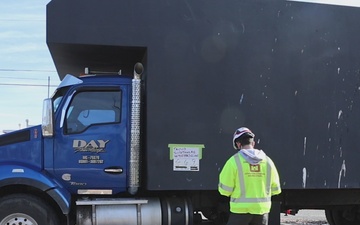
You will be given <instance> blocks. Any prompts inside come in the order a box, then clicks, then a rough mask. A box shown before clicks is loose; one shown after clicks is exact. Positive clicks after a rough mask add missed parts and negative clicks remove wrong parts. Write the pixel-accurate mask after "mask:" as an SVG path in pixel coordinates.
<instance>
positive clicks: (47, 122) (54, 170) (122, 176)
mask: <svg viewBox="0 0 360 225" xmlns="http://www.w3.org/2000/svg"><path fill="white" fill-rule="evenodd" d="M142 71H143V66H142V64H141V63H137V64H136V65H135V68H134V76H133V77H131V76H125V75H118V74H115V75H108V74H106V75H104V74H102V75H93V74H92V75H85V76H81V77H79V78H77V77H75V76H72V75H67V76H66V77H65V78H64V79H63V80H62V82H61V83H60V85H59V86H58V88H57V89H56V91H55V93H54V94H53V96H52V97H51V98H49V99H45V100H44V108H43V122H42V125H41V126H40V125H39V126H34V127H30V128H27V129H23V130H19V131H15V132H12V133H9V134H4V135H2V136H0V170H1V173H0V193H1V194H0V224H1V225H5V224H37V225H45V224H47V225H58V224H75V223H76V224H78V225H80V224H82V225H88V224H115V223H116V224H149V225H150V224H192V223H193V221H194V213H193V208H192V205H191V201H190V200H189V199H188V196H187V197H174V196H171V197H165V195H163V194H157V195H155V194H151V195H149V193H147V192H146V191H144V190H142V191H139V187H140V170H141V168H140V139H141V135H140V134H141V129H140V127H141V126H140V111H141V110H140V106H141V104H142V103H141V78H140V76H141V74H142ZM145 194H147V196H145ZM160 196H161V197H160ZM166 196H169V195H166ZM173 209H174V210H173ZM176 217H178V218H176ZM174 218H175V219H174Z"/></svg>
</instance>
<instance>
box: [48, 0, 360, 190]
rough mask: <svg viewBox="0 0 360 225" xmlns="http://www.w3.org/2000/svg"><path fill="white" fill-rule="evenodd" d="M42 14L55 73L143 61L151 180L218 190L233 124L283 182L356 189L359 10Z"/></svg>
mask: <svg viewBox="0 0 360 225" xmlns="http://www.w3.org/2000/svg"><path fill="white" fill-rule="evenodd" d="M47 16H48V17H47V43H48V46H49V49H50V52H51V54H52V57H53V59H54V62H55V65H56V67H57V70H58V72H59V76H60V77H64V75H65V74H66V73H72V74H80V73H81V72H82V71H83V68H84V67H85V66H87V67H90V68H94V69H96V70H114V71H117V70H118V69H119V68H122V69H123V71H125V72H127V73H132V68H133V65H134V64H135V62H137V61H141V62H143V63H144V65H145V68H146V73H145V85H144V87H145V88H144V91H145V97H144V100H145V104H144V106H145V108H144V111H145V112H146V114H145V116H144V118H143V122H144V125H145V126H144V128H145V129H144V130H143V133H144V135H145V138H144V140H143V141H144V142H143V143H144V144H143V150H144V151H143V155H144V156H145V158H144V162H143V163H144V167H143V169H144V173H145V174H146V177H145V178H144V179H143V184H145V185H146V187H147V188H148V189H150V190H171V189H173V190H201V189H206V190H208V189H216V188H217V182H218V174H219V171H220V170H221V168H222V166H223V164H224V162H225V160H226V159H227V158H228V157H230V156H231V155H232V154H234V153H235V150H234V149H233V148H232V134H233V132H234V131H235V129H236V128H238V127H240V126H247V127H249V128H251V129H252V130H253V132H254V133H255V134H256V139H257V147H258V148H262V149H264V151H265V152H266V153H267V154H268V155H269V156H270V157H272V159H273V160H274V161H275V163H276V164H277V167H278V170H279V172H280V176H281V181H282V185H283V188H284V189H299V188H300V189H302V188H306V189H313V188H315V189H319V188H320V189H322V188H324V189H325V188H326V189H327V188H359V186H360V179H359V177H358V174H357V171H358V170H359V163H358V161H357V160H358V158H360V151H358V148H359V147H358V145H359V144H358V142H359V140H360V129H359V127H360V120H359V119H358V117H359V115H360V99H359V94H360V93H359V92H360V74H359V72H360V45H358V41H359V40H360V23H359V21H360V8H355V7H345V6H331V5H321V4H312V3H301V2H290V1H285V0H278V1H274V0H272V1H269V0H240V1H239V0H228V1H216V0H199V1H167V0H159V1H155V2H154V1H148V0H123V1H116V0H107V1H97V0H77V1H72V0H52V1H51V2H50V3H49V4H48V7H47ZM177 160H178V161H177ZM197 160H198V162H197ZM186 162H188V163H193V164H194V165H195V166H194V167H184V168H182V167H181V165H183V164H185V163H186ZM187 165H188V164H187ZM177 166H180V167H177Z"/></svg>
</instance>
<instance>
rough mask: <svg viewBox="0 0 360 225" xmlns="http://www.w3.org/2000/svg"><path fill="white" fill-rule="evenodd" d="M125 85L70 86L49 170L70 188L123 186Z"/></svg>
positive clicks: (93, 190) (91, 190)
mask: <svg viewBox="0 0 360 225" xmlns="http://www.w3.org/2000/svg"><path fill="white" fill-rule="evenodd" d="M127 89H128V87H127V86H124V87H123V88H121V89H120V87H116V86H114V87H104V88H101V87H100V88H99V87H87V88H82V89H78V90H76V91H73V94H72V95H71V96H70V97H68V99H66V101H65V103H64V105H63V109H62V112H61V118H57V120H58V123H56V124H60V126H59V129H58V131H57V132H56V134H55V136H56V141H55V143H54V171H55V174H56V176H57V177H58V179H59V180H61V181H63V184H64V185H65V186H67V188H68V189H69V190H71V191H72V192H73V193H78V194H114V193H117V192H121V191H125V190H126V172H127V171H126V162H127V160H126V158H127V150H126V149H127V148H128V136H129V135H128V130H127V127H128V126H129V124H128V123H129V122H128V121H129V120H128V116H129V110H128V104H129V103H128V101H129V100H128V95H129V93H128V90H127Z"/></svg>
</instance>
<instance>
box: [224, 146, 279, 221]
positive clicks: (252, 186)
mask: <svg viewBox="0 0 360 225" xmlns="http://www.w3.org/2000/svg"><path fill="white" fill-rule="evenodd" d="M218 190H219V192H220V194H221V195H225V196H229V197H230V211H231V212H232V213H250V214H258V215H262V214H265V213H269V212H270V208H271V196H272V195H277V194H280V193H281V188H280V179H279V174H278V172H277V169H276V167H275V165H274V163H273V161H272V160H271V159H270V158H269V157H267V156H266V158H265V159H264V160H262V161H261V162H260V163H259V164H257V165H251V164H250V163H248V162H247V161H246V160H245V158H244V157H243V156H242V155H241V154H239V153H236V154H235V155H233V156H232V157H231V158H229V159H228V161H227V162H226V163H225V165H224V167H223V169H222V171H221V173H220V176H219V187H218Z"/></svg>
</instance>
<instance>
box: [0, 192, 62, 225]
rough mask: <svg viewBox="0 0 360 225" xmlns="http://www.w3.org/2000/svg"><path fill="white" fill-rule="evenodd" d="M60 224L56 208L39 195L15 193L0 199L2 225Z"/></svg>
mask: <svg viewBox="0 0 360 225" xmlns="http://www.w3.org/2000/svg"><path fill="white" fill-rule="evenodd" d="M9 224H11V225H60V221H59V218H58V216H57V215H56V213H55V212H54V210H53V209H52V208H51V207H50V206H49V205H48V204H47V203H45V202H44V201H43V200H41V199H40V198H38V197H35V196H32V195H27V194H13V195H9V196H5V197H3V198H1V199H0V225H9Z"/></svg>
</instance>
